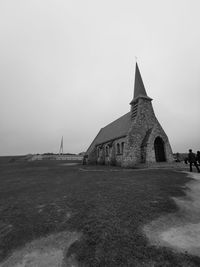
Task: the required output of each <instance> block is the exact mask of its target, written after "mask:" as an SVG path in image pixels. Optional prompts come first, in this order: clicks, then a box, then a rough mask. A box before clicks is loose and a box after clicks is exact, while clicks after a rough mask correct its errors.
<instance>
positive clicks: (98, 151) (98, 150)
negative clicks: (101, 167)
mask: <svg viewBox="0 0 200 267" xmlns="http://www.w3.org/2000/svg"><path fill="white" fill-rule="evenodd" d="M99 155H100V147H97V157H99Z"/></svg>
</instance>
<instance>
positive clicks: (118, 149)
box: [117, 143, 120, 154]
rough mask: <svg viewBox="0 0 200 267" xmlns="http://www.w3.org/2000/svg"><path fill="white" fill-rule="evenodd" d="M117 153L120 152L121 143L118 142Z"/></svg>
mask: <svg viewBox="0 0 200 267" xmlns="http://www.w3.org/2000/svg"><path fill="white" fill-rule="evenodd" d="M117 154H120V144H119V143H117Z"/></svg>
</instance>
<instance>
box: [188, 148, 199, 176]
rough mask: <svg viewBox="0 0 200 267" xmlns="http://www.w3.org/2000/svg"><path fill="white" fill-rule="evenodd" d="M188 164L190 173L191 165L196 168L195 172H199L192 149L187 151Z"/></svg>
mask: <svg viewBox="0 0 200 267" xmlns="http://www.w3.org/2000/svg"><path fill="white" fill-rule="evenodd" d="M188 162H189V164H190V172H192V165H193V164H194V166H195V167H196V168H197V171H198V172H200V170H199V167H198V165H197V161H196V156H195V154H194V153H193V152H192V149H189V154H188Z"/></svg>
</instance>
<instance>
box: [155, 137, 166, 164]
mask: <svg viewBox="0 0 200 267" xmlns="http://www.w3.org/2000/svg"><path fill="white" fill-rule="evenodd" d="M154 150H155V157H156V161H157V162H162V161H166V157H165V147H164V141H163V140H162V138H161V137H156V139H155V141H154Z"/></svg>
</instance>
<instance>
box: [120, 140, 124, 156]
mask: <svg viewBox="0 0 200 267" xmlns="http://www.w3.org/2000/svg"><path fill="white" fill-rule="evenodd" d="M121 151H122V154H123V153H124V142H122V143H121Z"/></svg>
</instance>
